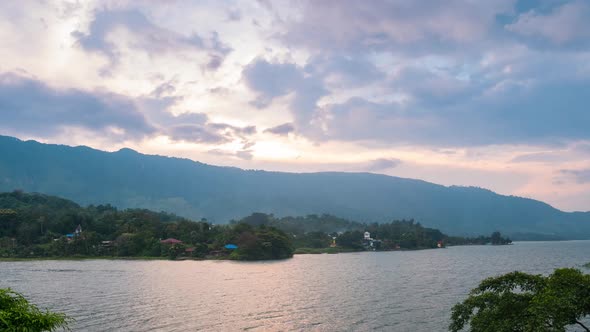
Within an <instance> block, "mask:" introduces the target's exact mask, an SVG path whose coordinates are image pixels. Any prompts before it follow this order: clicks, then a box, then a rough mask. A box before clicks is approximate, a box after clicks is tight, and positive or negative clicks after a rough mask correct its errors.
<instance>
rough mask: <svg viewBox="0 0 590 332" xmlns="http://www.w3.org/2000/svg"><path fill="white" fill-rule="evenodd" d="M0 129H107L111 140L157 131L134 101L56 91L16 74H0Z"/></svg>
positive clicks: (110, 95)
mask: <svg viewBox="0 0 590 332" xmlns="http://www.w3.org/2000/svg"><path fill="white" fill-rule="evenodd" d="M0 114H1V118H2V121H0V127H3V128H4V129H8V130H12V131H18V132H19V133H27V134H32V135H36V136H51V135H55V134H58V133H59V132H61V131H62V130H63V129H65V128H67V127H80V128H85V129H87V130H90V131H93V132H97V133H98V132H105V133H106V130H107V129H109V128H117V129H120V130H123V131H124V132H123V133H120V134H116V133H109V135H111V136H112V137H113V138H116V137H117V136H120V137H119V138H120V139H128V138H141V137H144V136H147V135H150V134H153V133H154V132H156V128H155V127H154V126H152V125H151V124H149V123H148V121H147V120H146V119H145V117H144V115H143V114H142V113H141V112H140V110H138V109H137V106H136V105H135V103H134V102H133V100H131V99H129V98H127V97H125V96H121V95H117V94H113V93H107V92H86V91H81V90H77V89H65V90H58V89H54V88H52V87H49V86H48V85H46V84H45V83H43V82H41V81H38V80H35V79H32V78H28V77H23V76H19V75H15V74H10V73H5V74H1V75H0Z"/></svg>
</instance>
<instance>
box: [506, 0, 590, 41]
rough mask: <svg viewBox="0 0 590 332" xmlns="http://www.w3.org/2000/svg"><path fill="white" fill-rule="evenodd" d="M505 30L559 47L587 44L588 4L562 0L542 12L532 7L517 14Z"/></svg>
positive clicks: (589, 19) (589, 28) (583, 0)
mask: <svg viewBox="0 0 590 332" xmlns="http://www.w3.org/2000/svg"><path fill="white" fill-rule="evenodd" d="M506 29H507V30H508V31H511V32H514V33H517V34H519V35H521V36H523V37H529V38H533V39H540V40H541V41H543V40H545V41H548V42H550V43H552V44H553V45H559V46H568V45H569V46H584V47H588V46H590V42H589V39H590V3H588V1H585V0H579V1H573V2H568V3H564V4H563V5H561V6H557V7H555V8H554V9H553V10H552V11H550V12H548V13H545V12H542V11H541V12H540V11H538V10H536V9H532V10H530V11H528V12H526V13H523V14H521V15H520V16H519V17H518V19H517V20H516V22H514V23H512V24H509V25H507V26H506Z"/></svg>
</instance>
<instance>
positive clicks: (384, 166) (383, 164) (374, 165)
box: [366, 158, 402, 172]
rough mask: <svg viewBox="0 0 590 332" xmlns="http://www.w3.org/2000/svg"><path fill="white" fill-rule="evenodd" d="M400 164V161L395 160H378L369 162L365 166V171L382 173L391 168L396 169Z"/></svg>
mask: <svg viewBox="0 0 590 332" xmlns="http://www.w3.org/2000/svg"><path fill="white" fill-rule="evenodd" d="M401 163H402V161H401V160H400V159H397V158H380V159H375V160H371V161H370V162H369V164H368V165H367V166H366V170H367V171H369V172H378V171H384V170H388V169H391V168H396V167H398V166H399V165H400V164H401Z"/></svg>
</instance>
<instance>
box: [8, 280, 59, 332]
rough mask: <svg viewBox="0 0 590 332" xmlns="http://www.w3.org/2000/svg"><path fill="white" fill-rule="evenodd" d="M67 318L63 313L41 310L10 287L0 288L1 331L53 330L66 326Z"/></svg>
mask: <svg viewBox="0 0 590 332" xmlns="http://www.w3.org/2000/svg"><path fill="white" fill-rule="evenodd" d="M68 320H69V318H68V317H67V316H66V315H64V314H60V313H52V312H49V311H45V312H43V311H41V310H40V309H39V308H37V307H36V306H35V305H33V304H31V303H29V302H28V301H27V299H25V298H24V296H22V295H21V294H19V293H17V292H15V291H13V290H11V289H10V288H7V289H0V330H2V331H35V332H36V331H55V330H57V329H58V328H60V327H61V328H67V325H68Z"/></svg>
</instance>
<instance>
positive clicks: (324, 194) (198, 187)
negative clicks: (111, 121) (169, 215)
mask: <svg viewBox="0 0 590 332" xmlns="http://www.w3.org/2000/svg"><path fill="white" fill-rule="evenodd" d="M14 189H22V190H25V191H33V192H42V193H46V194H51V195H58V196H61V197H65V198H68V199H72V200H74V201H76V202H77V203H79V204H83V205H86V204H99V203H110V204H113V205H114V206H117V207H120V208H129V207H133V208H149V209H152V210H163V211H168V212H173V213H176V214H179V215H182V216H185V217H189V218H193V219H200V218H207V219H208V220H210V221H213V222H216V223H223V222H227V221H229V220H230V219H233V218H238V217H241V216H244V215H248V214H250V213H251V212H255V211H258V212H265V213H273V214H275V215H277V216H286V215H306V214H314V213H315V214H321V213H329V214H333V215H337V216H340V217H344V218H349V219H353V220H361V221H365V222H373V221H377V222H385V221H390V220H393V219H409V218H414V219H416V220H417V221H420V222H421V223H422V224H424V225H427V226H429V227H435V228H438V229H440V230H441V231H443V232H445V233H447V234H453V235H476V234H488V233H491V232H492V231H494V230H500V231H502V232H503V233H506V234H508V235H512V236H514V235H517V236H516V238H535V237H539V236H541V237H543V238H548V239H554V238H565V239H574V238H590V213H588V212H584V213H566V212H563V211H560V210H557V209H555V208H553V207H551V206H549V205H548V204H545V203H543V202H539V201H535V200H531V199H525V198H520V197H512V196H502V195H498V194H495V193H493V192H491V191H489V190H485V189H480V188H472V187H456V186H451V187H445V186H441V185H436V184H432V183H428V182H425V181H420V180H412V179H404V178H398V177H391V176H385V175H377V174H369V173H330V172H324V173H281V172H266V171H254V170H242V169H238V168H231V167H218V166H211V165H206V164H203V163H199V162H194V161H191V160H187V159H178V158H169V157H162V156H153V155H143V154H140V153H138V152H135V151H133V150H130V149H122V150H120V151H117V152H112V153H110V152H104V151H99V150H95V149H91V148H88V147H69V146H63V145H51V144H41V143H38V142H35V141H26V142H24V141H21V140H18V139H16V138H12V137H4V136H0V191H11V190H14Z"/></svg>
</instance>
